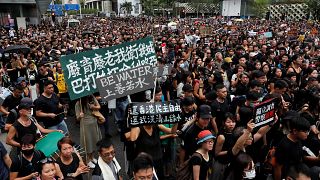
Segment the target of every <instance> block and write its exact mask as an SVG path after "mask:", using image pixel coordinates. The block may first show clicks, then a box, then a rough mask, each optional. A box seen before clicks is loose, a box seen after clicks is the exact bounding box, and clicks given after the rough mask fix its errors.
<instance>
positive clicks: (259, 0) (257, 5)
mask: <svg viewBox="0 0 320 180" xmlns="http://www.w3.org/2000/svg"><path fill="white" fill-rule="evenodd" d="M249 3H250V5H251V6H252V9H253V13H254V14H255V15H256V16H257V17H260V18H263V17H264V16H265V13H266V11H267V7H268V5H269V4H270V0H253V1H249Z"/></svg>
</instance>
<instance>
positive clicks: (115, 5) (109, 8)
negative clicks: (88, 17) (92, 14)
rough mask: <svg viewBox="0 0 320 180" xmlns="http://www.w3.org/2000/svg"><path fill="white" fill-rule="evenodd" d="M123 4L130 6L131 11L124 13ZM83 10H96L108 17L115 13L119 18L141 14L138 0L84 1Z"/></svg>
mask: <svg viewBox="0 0 320 180" xmlns="http://www.w3.org/2000/svg"><path fill="white" fill-rule="evenodd" d="M125 2H129V3H131V4H132V11H131V12H129V13H126V12H125V11H124V10H123V9H122V8H121V5H122V4H123V3H125ZM84 8H91V9H97V10H98V11H99V12H102V13H105V14H106V15H109V14H111V13H115V14H117V15H119V16H123V15H133V16H137V15H139V14H141V9H142V8H141V4H140V0H86V1H85V7H84Z"/></svg>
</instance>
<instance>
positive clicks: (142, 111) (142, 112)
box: [128, 100, 181, 126]
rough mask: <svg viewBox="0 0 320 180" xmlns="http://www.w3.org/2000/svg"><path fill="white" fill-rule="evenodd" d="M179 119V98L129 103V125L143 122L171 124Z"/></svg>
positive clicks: (138, 124)
mask: <svg viewBox="0 0 320 180" xmlns="http://www.w3.org/2000/svg"><path fill="white" fill-rule="evenodd" d="M180 121H181V107H180V100H172V101H165V102H155V103H147V102H143V103H130V104H129V108H128V124H129V126H141V125H144V124H173V123H177V122H180Z"/></svg>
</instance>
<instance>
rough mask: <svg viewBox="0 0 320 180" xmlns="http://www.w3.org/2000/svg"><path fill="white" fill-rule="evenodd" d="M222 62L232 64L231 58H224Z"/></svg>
mask: <svg viewBox="0 0 320 180" xmlns="http://www.w3.org/2000/svg"><path fill="white" fill-rule="evenodd" d="M224 62H227V63H232V59H231V57H226V58H224Z"/></svg>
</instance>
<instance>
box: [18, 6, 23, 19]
mask: <svg viewBox="0 0 320 180" xmlns="http://www.w3.org/2000/svg"><path fill="white" fill-rule="evenodd" d="M19 11H20V17H24V16H23V8H22V4H20V5H19Z"/></svg>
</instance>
